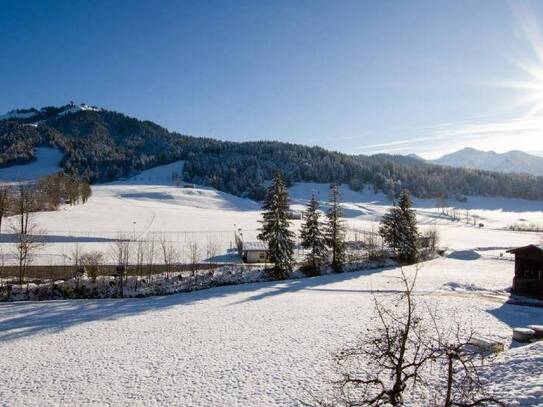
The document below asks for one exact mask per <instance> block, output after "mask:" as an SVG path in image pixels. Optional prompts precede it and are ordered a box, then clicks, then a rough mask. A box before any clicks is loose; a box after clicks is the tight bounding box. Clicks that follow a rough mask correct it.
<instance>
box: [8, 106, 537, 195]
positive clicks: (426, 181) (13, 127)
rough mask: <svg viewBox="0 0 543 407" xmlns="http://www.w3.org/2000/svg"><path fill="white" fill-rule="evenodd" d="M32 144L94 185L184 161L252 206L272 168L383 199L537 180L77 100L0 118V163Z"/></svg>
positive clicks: (31, 156) (24, 159) (513, 190)
mask: <svg viewBox="0 0 543 407" xmlns="http://www.w3.org/2000/svg"><path fill="white" fill-rule="evenodd" d="M40 146H49V147H54V148H57V149H59V150H60V151H61V152H62V159H61V161H60V163H59V166H60V167H61V168H62V169H63V170H64V172H66V173H68V174H72V175H75V176H78V177H81V178H83V179H85V180H88V181H90V182H93V183H95V182H106V181H111V180H115V179H119V178H123V177H128V176H131V175H135V174H137V173H139V172H141V171H143V170H146V169H149V168H152V167H155V166H158V165H163V164H168V163H172V162H174V161H177V160H184V161H185V165H184V167H183V178H184V179H185V180H186V181H188V182H193V183H196V184H203V185H209V186H212V187H215V188H217V189H219V190H221V191H225V192H229V193H232V194H234V195H238V196H243V197H250V198H253V199H257V200H260V199H262V198H263V197H264V195H265V193H266V188H265V185H266V181H267V180H270V179H271V178H272V177H273V175H274V174H275V172H276V171H277V170H280V171H282V172H283V174H284V176H285V178H286V180H287V182H288V183H289V184H292V183H294V182H318V183H332V182H336V183H344V184H348V185H349V186H350V187H351V189H352V190H354V191H359V190H361V189H362V188H364V187H367V186H370V187H371V188H372V189H373V190H374V191H382V192H384V193H386V194H388V195H389V196H390V197H393V196H396V195H398V193H399V192H400V191H401V190H403V189H408V190H409V191H411V193H412V194H413V195H415V196H417V197H420V198H444V197H455V196H456V197H457V196H463V195H480V196H503V197H510V198H526V199H534V200H543V177H539V178H536V177H533V176H529V175H524V174H504V173H500V172H496V171H483V170H478V169H469V170H468V169H464V168H453V167H448V166H442V165H437V164H435V163H432V162H426V161H423V160H421V159H420V157H406V156H400V155H390V154H380V155H373V156H367V155H349V154H342V153H339V152H335V151H329V150H325V149H323V148H320V147H309V146H305V145H299V144H293V143H282V142H277V141H257V142H230V141H221V140H215V139H211V138H202V137H193V136H188V135H183V134H179V133H176V132H172V131H169V130H167V129H165V128H164V127H161V126H159V125H157V124H156V123H153V122H151V121H142V120H138V119H135V118H132V117H128V116H126V115H123V114H121V113H117V112H113V111H110V110H107V109H102V108H99V107H96V106H90V105H86V104H80V105H75V104H73V103H70V104H68V105H65V106H60V107H55V106H48V107H44V108H40V109H37V108H29V109H28V108H27V109H16V110H12V111H11V112H9V113H7V114H6V115H4V116H1V117H0V167H9V166H12V165H14V164H25V163H29V162H32V161H34V160H35V159H36V149H37V147H40ZM524 161H526V160H524ZM515 168H516V167H515ZM493 169H495V167H493Z"/></svg>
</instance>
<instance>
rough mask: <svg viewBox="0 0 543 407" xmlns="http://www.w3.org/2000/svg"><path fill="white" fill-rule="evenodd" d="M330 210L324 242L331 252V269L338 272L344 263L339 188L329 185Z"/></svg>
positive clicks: (343, 233) (343, 229)
mask: <svg viewBox="0 0 543 407" xmlns="http://www.w3.org/2000/svg"><path fill="white" fill-rule="evenodd" d="M329 205H330V208H329V209H328V212H327V213H326V217H327V218H328V223H327V225H326V234H325V235H326V240H327V243H328V247H330V250H331V251H332V268H333V269H334V270H335V271H336V272H339V271H341V268H342V267H343V263H344V262H345V226H344V225H343V221H342V220H341V218H342V217H343V209H342V208H341V203H340V194H339V187H338V186H337V184H332V185H330V201H329Z"/></svg>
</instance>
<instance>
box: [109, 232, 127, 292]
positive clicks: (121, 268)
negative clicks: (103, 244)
mask: <svg viewBox="0 0 543 407" xmlns="http://www.w3.org/2000/svg"><path fill="white" fill-rule="evenodd" d="M130 243H131V240H130V238H129V237H128V236H127V235H125V234H119V235H118V236H117V239H115V241H114V242H113V245H112V247H111V251H110V256H111V259H112V260H113V262H114V263H115V264H116V265H117V277H118V279H119V296H120V297H121V298H122V297H123V296H124V279H125V276H126V270H127V268H128V263H129V260H130Z"/></svg>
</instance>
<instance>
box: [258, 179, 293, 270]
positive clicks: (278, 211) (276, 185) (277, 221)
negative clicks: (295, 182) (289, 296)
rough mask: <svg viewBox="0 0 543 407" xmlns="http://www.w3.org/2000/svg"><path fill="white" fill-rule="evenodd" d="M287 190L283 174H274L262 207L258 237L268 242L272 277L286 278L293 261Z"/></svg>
mask: <svg viewBox="0 0 543 407" xmlns="http://www.w3.org/2000/svg"><path fill="white" fill-rule="evenodd" d="M288 199H289V198H288V190H287V186H286V184H285V180H284V178H283V175H282V174H281V173H280V172H277V173H276V174H275V177H274V179H273V182H272V185H271V186H270V187H269V188H268V191H267V193H266V198H265V199H264V203H263V205H262V208H263V209H264V211H263V213H262V218H263V219H262V221H261V222H262V228H261V232H260V234H259V235H258V238H259V239H260V240H262V241H265V242H267V243H268V249H269V260H270V261H271V262H272V263H273V264H274V267H273V269H272V277H274V278H276V279H285V278H288V276H289V274H290V272H291V271H292V265H293V263H294V259H293V254H294V253H293V252H294V240H293V239H294V233H293V232H292V231H290V230H289V226H290V222H289V220H288V215H289V202H288Z"/></svg>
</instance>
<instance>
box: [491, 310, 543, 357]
mask: <svg viewBox="0 0 543 407" xmlns="http://www.w3.org/2000/svg"><path fill="white" fill-rule="evenodd" d="M488 313H489V314H490V315H492V316H494V317H495V318H497V319H499V320H500V321H502V322H503V323H505V324H507V325H509V326H510V327H511V329H513V328H526V327H527V326H528V325H541V322H542V321H543V308H541V307H530V306H523V305H515V304H507V303H504V304H502V305H501V306H500V307H498V308H495V309H491V310H488ZM518 346H522V344H520V343H518V342H516V341H512V342H511V347H518Z"/></svg>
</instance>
